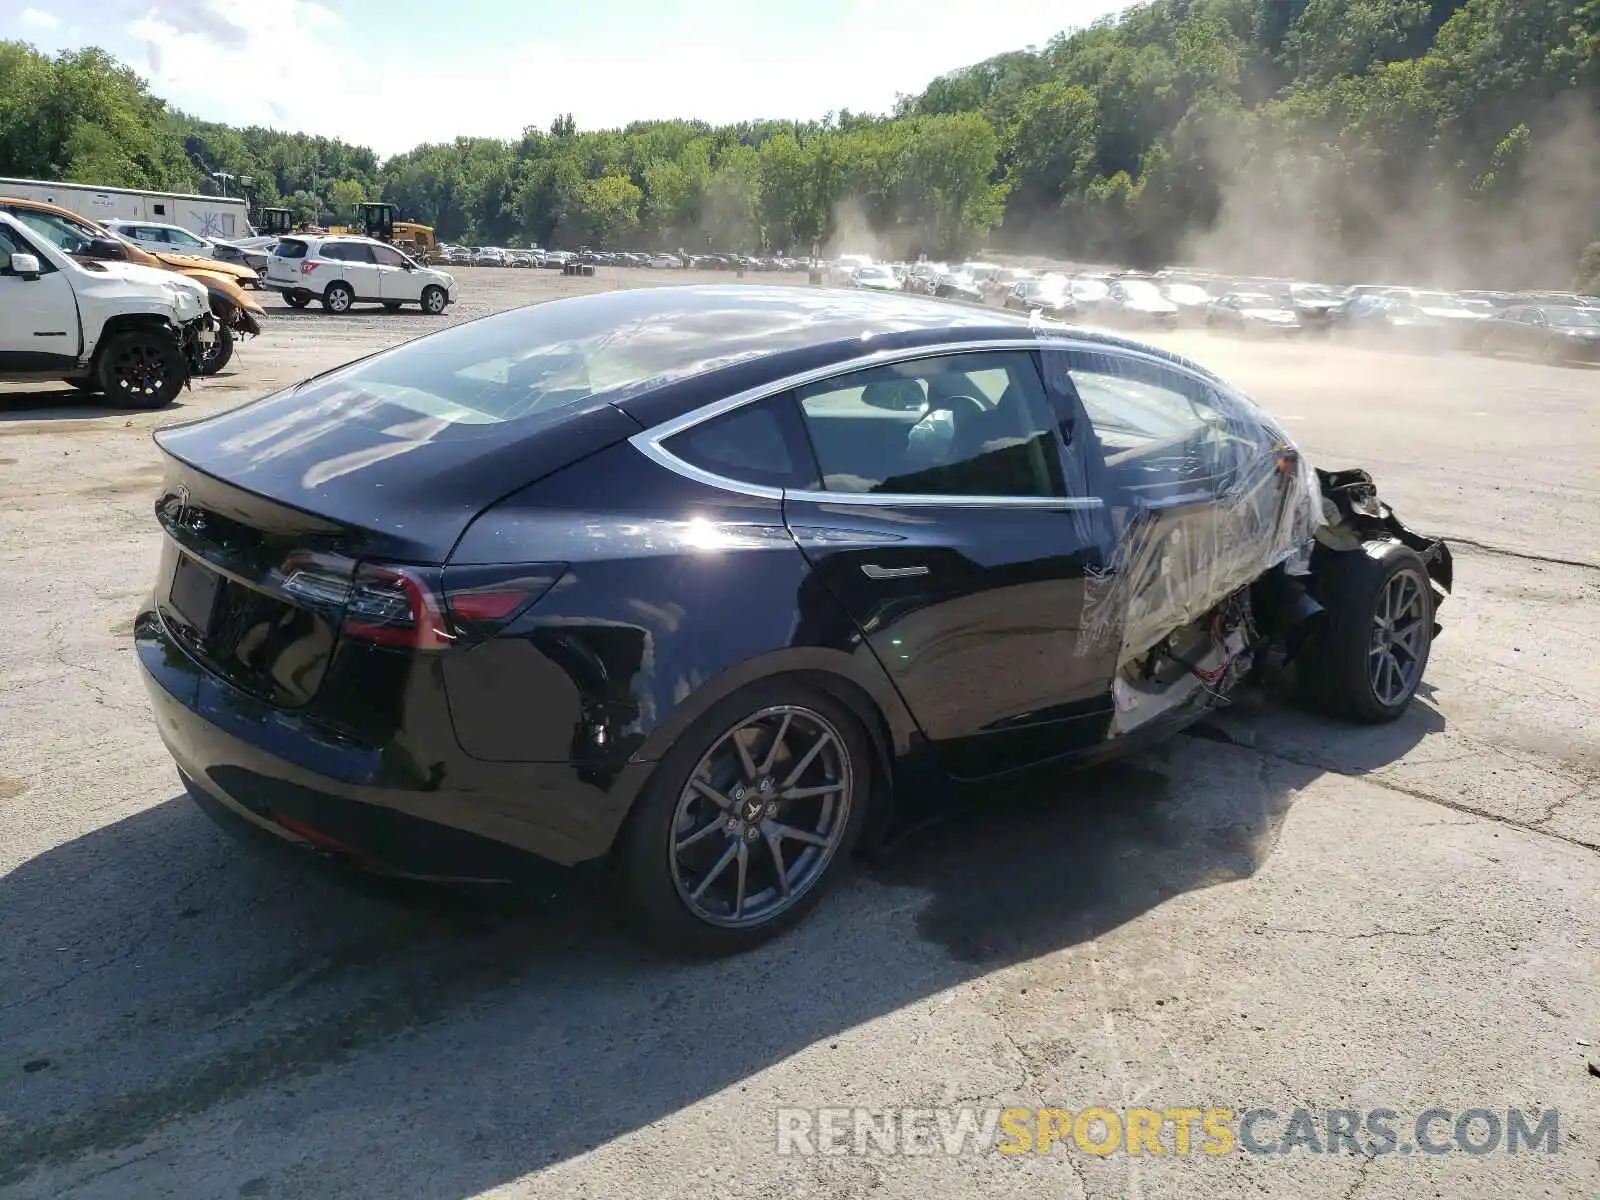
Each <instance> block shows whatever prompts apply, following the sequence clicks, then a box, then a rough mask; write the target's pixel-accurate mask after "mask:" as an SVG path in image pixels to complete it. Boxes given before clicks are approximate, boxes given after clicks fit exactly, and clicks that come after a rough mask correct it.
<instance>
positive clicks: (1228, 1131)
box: [776, 1105, 1560, 1157]
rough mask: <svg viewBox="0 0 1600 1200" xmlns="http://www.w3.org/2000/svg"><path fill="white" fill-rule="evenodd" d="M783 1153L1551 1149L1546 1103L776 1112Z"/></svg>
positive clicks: (1555, 1131) (1553, 1131)
mask: <svg viewBox="0 0 1600 1200" xmlns="http://www.w3.org/2000/svg"><path fill="white" fill-rule="evenodd" d="M776 1116H777V1129H776V1132H777V1150H778V1153H779V1154H784V1155H811V1154H821V1155H830V1156H832V1155H897V1154H906V1155H946V1156H956V1155H963V1154H1007V1155H1022V1154H1050V1153H1052V1152H1054V1151H1056V1150H1057V1148H1064V1149H1068V1150H1076V1151H1080V1152H1082V1153H1085V1154H1096V1155H1102V1156H1104V1155H1111V1154H1152V1155H1156V1154H1172V1155H1208V1156H1212V1157H1217V1156H1220V1155H1225V1154H1238V1153H1244V1154H1351V1155H1360V1156H1363V1157H1373V1156H1378V1155H1385V1154H1402V1155H1406V1154H1432V1155H1443V1154H1470V1155H1479V1156H1481V1155H1486V1154H1497V1153H1501V1154H1531V1153H1540V1154H1555V1153H1557V1150H1558V1146H1559V1144H1560V1114H1559V1113H1558V1112H1557V1111H1556V1110H1555V1109H1544V1110H1542V1111H1534V1110H1527V1109H1520V1108H1510V1109H1489V1108H1466V1109H1459V1110H1457V1109H1449V1108H1427V1109H1423V1110H1422V1111H1421V1112H1418V1113H1417V1114H1415V1116H1406V1115H1404V1114H1402V1113H1400V1112H1397V1111H1396V1110H1394V1109H1390V1108H1372V1109H1355V1108H1330V1109H1318V1110H1312V1109H1306V1108H1296V1109H1293V1110H1291V1111H1288V1112H1281V1113H1280V1112H1278V1111H1276V1110H1274V1109H1270V1108H1252V1109H1247V1110H1245V1111H1243V1112H1242V1113H1241V1112H1238V1111H1236V1110H1235V1109H1231V1108H1200V1107H1177V1108H1126V1109H1124V1108H1111V1107H1103V1106H1098V1105H1096V1106H1091V1107H1089V1108H1084V1109H1078V1110H1069V1109H1064V1108H968V1107H961V1108H904V1109H886V1108H816V1109H811V1108H780V1109H778V1110H777V1114H776Z"/></svg>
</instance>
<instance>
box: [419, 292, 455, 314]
mask: <svg viewBox="0 0 1600 1200" xmlns="http://www.w3.org/2000/svg"><path fill="white" fill-rule="evenodd" d="M449 302H450V297H449V296H447V295H445V291H444V289H443V288H442V287H426V288H423V289H422V311H423V312H425V313H428V314H430V315H431V316H435V317H437V316H438V315H439V314H440V313H442V312H443V311H444V306H445V305H446V304H448V303H449Z"/></svg>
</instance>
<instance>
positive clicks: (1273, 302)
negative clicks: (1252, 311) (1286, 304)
mask: <svg viewBox="0 0 1600 1200" xmlns="http://www.w3.org/2000/svg"><path fill="white" fill-rule="evenodd" d="M1236 299H1237V300H1238V301H1239V307H1240V308H1281V307H1283V302H1282V301H1281V300H1278V299H1277V298H1275V297H1273V296H1269V295H1267V293H1266V292H1240V293H1239V294H1238V296H1237V297H1236Z"/></svg>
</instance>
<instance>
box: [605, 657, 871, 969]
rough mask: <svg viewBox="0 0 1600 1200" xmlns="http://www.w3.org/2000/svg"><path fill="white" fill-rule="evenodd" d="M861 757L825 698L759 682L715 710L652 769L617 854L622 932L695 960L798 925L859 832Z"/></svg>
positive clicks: (863, 789)
mask: <svg viewBox="0 0 1600 1200" xmlns="http://www.w3.org/2000/svg"><path fill="white" fill-rule="evenodd" d="M869 761H870V758H869V754H868V749H867V743H866V738H865V735H864V734H863V733H862V732H861V729H860V725H859V723H858V722H857V721H856V719H855V717H854V715H853V714H852V713H851V712H850V711H849V710H848V709H847V708H845V707H844V706H843V705H841V704H840V703H839V702H838V701H836V700H834V699H833V698H832V697H831V696H828V695H826V694H824V693H821V692H816V691H813V690H812V689H810V688H806V687H803V686H800V685H790V686H784V685H778V684H775V685H764V686H761V687H757V688H753V689H749V690H747V691H746V692H744V693H742V694H736V695H735V696H733V697H730V698H729V699H728V700H725V701H723V702H722V703H720V704H718V705H716V706H715V707H714V708H713V709H712V710H711V711H710V712H709V713H707V714H706V715H705V716H704V717H703V718H701V720H700V721H699V722H697V723H696V724H695V725H694V726H693V727H691V728H690V730H689V731H688V732H687V733H686V734H685V735H684V736H683V738H681V739H680V740H679V742H678V743H677V744H676V745H675V746H673V748H672V749H671V750H670V751H669V752H668V754H667V755H666V757H665V758H663V759H662V761H661V764H660V766H659V767H658V768H657V771H656V774H655V776H654V777H653V778H652V780H651V782H650V784H649V785H648V786H647V788H646V791H645V793H644V794H642V795H641V796H640V798H639V800H638V803H637V807H636V809H635V811H634V813H633V814H631V816H630V819H629V824H628V827H627V828H626V830H625V831H624V835H623V838H622V839H621V842H620V844H619V850H620V855H619V857H620V860H621V866H622V868H623V870H624V871H625V873H626V881H625V883H626V890H627V891H628V892H629V893H630V897H631V900H632V904H631V908H632V914H631V915H632V916H633V918H634V921H635V924H637V925H639V926H640V927H641V930H642V932H643V933H644V934H645V936H646V937H647V938H648V939H649V940H650V941H652V942H655V943H657V944H661V945H664V946H665V947H667V948H670V949H673V950H678V951H688V952H692V953H702V954H704V953H727V952H731V951H735V950H741V949H745V948H747V947H749V946H753V945H755V944H756V943H758V942H761V941H764V940H765V939H767V938H769V937H771V936H772V935H773V934H775V933H777V932H778V931H779V930H780V929H783V928H785V927H786V926H788V925H790V924H792V923H793V922H794V921H796V920H798V919H799V918H800V917H801V916H802V915H803V914H804V913H805V912H806V911H807V910H809V909H810V908H811V907H812V906H813V905H814V904H815V903H816V902H817V901H818V900H820V899H821V897H822V894H823V892H824V890H825V887H826V884H827V883H828V882H829V881H830V880H831V879H832V878H833V876H834V875H835V874H836V872H837V870H838V865H839V863H840V862H841V861H842V860H844V859H847V858H848V857H849V855H850V852H851V850H852V849H853V847H854V845H855V841H856V839H857V838H858V836H859V835H860V831H861V825H862V820H863V815H864V813H865V809H866V805H867V797H868V794H869V787H870V771H871V768H870V766H869Z"/></svg>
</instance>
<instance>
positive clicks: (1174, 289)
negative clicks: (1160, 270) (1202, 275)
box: [1167, 283, 1211, 304]
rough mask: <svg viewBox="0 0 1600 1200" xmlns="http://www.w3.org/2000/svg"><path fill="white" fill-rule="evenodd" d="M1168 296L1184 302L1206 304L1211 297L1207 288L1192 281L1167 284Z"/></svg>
mask: <svg viewBox="0 0 1600 1200" xmlns="http://www.w3.org/2000/svg"><path fill="white" fill-rule="evenodd" d="M1167 296H1168V298H1169V299H1172V300H1176V301H1178V302H1180V303H1182V304H1204V303H1205V302H1206V301H1207V300H1209V299H1211V297H1210V296H1209V295H1208V294H1207V293H1206V290H1205V288H1203V287H1199V286H1197V285H1195V284H1192V283H1169V284H1167Z"/></svg>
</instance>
